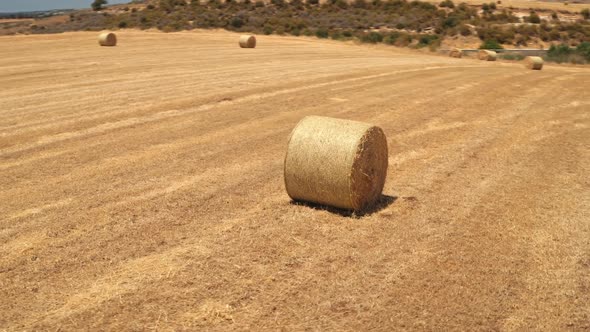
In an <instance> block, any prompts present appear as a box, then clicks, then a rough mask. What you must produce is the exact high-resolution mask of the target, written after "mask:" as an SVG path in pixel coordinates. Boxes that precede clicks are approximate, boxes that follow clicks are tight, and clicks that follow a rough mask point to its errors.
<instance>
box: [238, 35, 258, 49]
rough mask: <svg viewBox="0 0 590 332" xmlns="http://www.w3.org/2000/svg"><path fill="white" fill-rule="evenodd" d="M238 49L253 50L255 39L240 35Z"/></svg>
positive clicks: (250, 36)
mask: <svg viewBox="0 0 590 332" xmlns="http://www.w3.org/2000/svg"><path fill="white" fill-rule="evenodd" d="M240 47H241V48H255V47H256V37H255V36H252V35H242V36H241V37H240Z"/></svg>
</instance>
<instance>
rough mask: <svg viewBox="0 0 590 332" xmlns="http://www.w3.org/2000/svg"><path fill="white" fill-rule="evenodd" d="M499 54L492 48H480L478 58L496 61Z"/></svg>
mask: <svg viewBox="0 0 590 332" xmlns="http://www.w3.org/2000/svg"><path fill="white" fill-rule="evenodd" d="M496 57H497V54H496V52H494V51H490V50H479V52H478V53H477V58H478V59H480V60H485V61H496Z"/></svg>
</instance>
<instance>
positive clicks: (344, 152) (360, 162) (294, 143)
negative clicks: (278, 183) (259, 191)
mask: <svg viewBox="0 0 590 332" xmlns="http://www.w3.org/2000/svg"><path fill="white" fill-rule="evenodd" d="M387 159H388V153H387V139H386V138H385V134H384V133H383V130H381V128H379V127H376V126H374V125H371V124H367V123H363V122H357V121H350V120H343V119H334V118H327V117H320V116H308V117H305V118H303V119H302V120H301V121H300V122H299V123H298V124H297V126H296V127H295V129H293V132H292V133H291V138H290V139H289V146H288V148H287V155H286V156H285V187H286V189H287V193H288V194H289V196H290V197H291V198H292V199H294V200H298V201H308V202H313V203H318V204H323V205H329V206H334V207H337V208H342V209H348V210H355V211H363V210H365V209H367V208H369V207H371V206H372V205H374V204H375V203H376V202H377V201H378V199H379V198H380V197H381V191H382V190H383V185H384V183H385V177H386V175H387Z"/></svg>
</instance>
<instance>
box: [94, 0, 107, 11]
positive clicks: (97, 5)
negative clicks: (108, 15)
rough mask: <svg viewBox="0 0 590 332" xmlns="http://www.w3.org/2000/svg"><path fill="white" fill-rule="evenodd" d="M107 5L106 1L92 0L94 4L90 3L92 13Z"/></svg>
mask: <svg viewBox="0 0 590 332" xmlns="http://www.w3.org/2000/svg"><path fill="white" fill-rule="evenodd" d="M107 3H108V1H107V0H94V2H93V3H92V5H91V6H92V10H94V11H99V10H101V9H102V6H104V5H106V4H107Z"/></svg>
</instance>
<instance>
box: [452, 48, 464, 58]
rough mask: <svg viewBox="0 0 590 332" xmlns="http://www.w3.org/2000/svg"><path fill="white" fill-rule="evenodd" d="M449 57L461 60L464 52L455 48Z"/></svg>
mask: <svg viewBox="0 0 590 332" xmlns="http://www.w3.org/2000/svg"><path fill="white" fill-rule="evenodd" d="M449 56H450V57H451V58H460V57H462V56H463V52H462V51H461V50H460V49H458V48H453V49H452V50H451V51H450V52H449Z"/></svg>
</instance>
